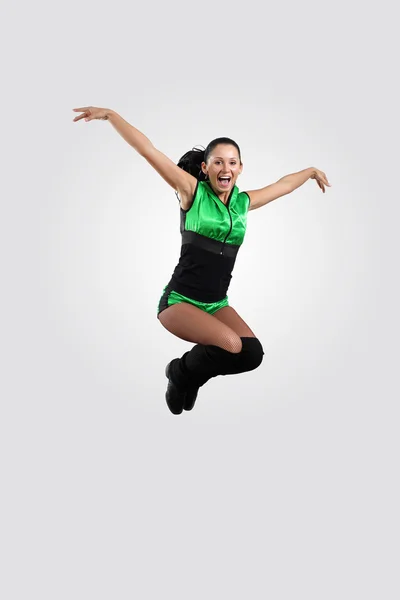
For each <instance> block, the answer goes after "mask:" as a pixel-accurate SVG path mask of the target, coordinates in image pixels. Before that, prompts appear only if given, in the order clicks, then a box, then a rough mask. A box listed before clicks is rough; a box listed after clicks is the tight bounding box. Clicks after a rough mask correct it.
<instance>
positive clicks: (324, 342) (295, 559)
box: [0, 1, 400, 600]
mask: <svg viewBox="0 0 400 600" xmlns="http://www.w3.org/2000/svg"><path fill="white" fill-rule="evenodd" d="M392 6H393V7H394V5H392ZM1 22H2V26H1V27H2V36H1V39H2V41H1V45H2V84H3V85H2V87H3V92H2V97H1V104H2V135H1V148H2V157H1V164H2V167H3V168H2V173H3V174H2V177H1V180H2V181H1V190H2V191H1V197H2V218H1V246H2V252H1V256H2V311H1V316H2V323H1V332H2V333H1V340H2V366H3V369H2V377H1V381H2V386H1V387H2V391H1V414H0V460H1V473H0V477H1V496H0V502H1V511H0V519H1V521H0V526H1V531H0V552H1V565H2V569H1V570H2V573H1V577H0V595H1V597H2V599H4V600H16V599H18V600H30V599H33V598H35V599H36V598H38V599H40V600H47V599H49V600H50V599H51V600H64V599H66V600H71V599H74V600H81V599H82V600H87V599H91V598H93V599H96V600H99V599H103V598H104V599H111V598H112V599H114V598H118V600H125V599H132V598H140V599H141V600H150V599H151V600H153V599H154V600H155V599H157V600H158V599H160V598H168V599H170V598H171V599H172V598H174V600H181V599H185V600H186V599H190V600H197V599H199V600H204V599H206V598H207V600H221V599H228V598H229V599H230V600H234V599H235V600H236V599H240V600H241V599H245V598H246V599H247V598H248V599H251V600H265V599H266V598H268V599H271V600H283V599H284V600H286V599H287V600H297V599H299V598H305V599H307V600H314V599H315V600H321V599H324V600H328V599H329V600H330V599H332V600H336V599H338V598H340V599H341V600H344V599H346V600H347V599H349V600H353V599H358V598H363V599H367V598H368V599H369V598H371V599H372V598H373V599H379V600H381V599H382V598H385V600H391V599H393V600H394V599H396V600H397V599H398V598H399V596H400V587H399V579H398V565H399V558H400V556H399V554H400V553H399V533H400V531H399V516H398V507H399V502H400V498H399V492H398V488H397V485H398V471H399V466H398V456H399V441H398V437H399V434H398V429H399V413H400V411H399V408H398V402H399V397H400V394H399V383H398V362H399V361H398V359H399V350H398V339H399V317H398V304H399V294H398V256H399V242H398V220H399V216H400V211H399V208H398V201H399V192H398V158H399V154H398V139H399V121H398V105H399V97H398V95H397V96H396V93H395V82H396V78H397V73H398V64H396V62H395V55H396V54H397V53H398V47H397V48H396V42H395V39H396V37H397V36H398V32H397V29H396V28H395V22H396V21H395V18H394V13H393V10H392V9H391V8H390V5H389V3H387V2H380V3H379V4H378V5H366V4H365V3H362V4H360V5H358V4H357V3H355V2H346V3H344V2H342V3H337V2H336V3H331V4H329V5H328V4H324V3H322V4H321V3H317V2H315V3H312V2H306V3H304V2H303V3H297V4H288V3H279V8H278V7H277V5H276V4H274V5H264V4H263V3H257V2H254V1H250V2H246V3H243V4H238V3H227V2H223V3H194V2H192V3H189V2H181V3H179V2H173V3H169V4H165V3H163V4H160V5H157V4H151V3H145V4H134V3H133V4H132V3H126V4H123V3H119V2H114V3H111V4H106V3H92V4H89V3H83V4H82V3H76V2H72V3H69V4H65V5H64V6H59V5H58V4H50V3H45V2H40V1H39V2H36V3H33V4H29V5H28V3H27V2H25V3H23V4H19V5H13V6H12V7H11V4H10V5H9V6H5V5H4V8H2V13H1ZM397 46H398V44H397ZM89 105H93V106H101V107H108V108H112V109H114V110H116V111H117V112H118V113H119V114H121V115H122V116H123V117H124V118H125V119H126V120H127V121H129V122H130V123H132V124H133V125H135V126H136V127H137V128H139V129H140V130H141V131H143V132H144V133H145V134H146V135H147V136H148V137H149V138H150V139H151V140H152V142H153V143H154V144H155V145H156V146H157V147H158V148H159V149H160V150H162V151H163V152H165V153H166V154H167V155H168V156H170V157H171V158H172V159H173V160H174V161H176V162H177V161H178V159H179V158H180V156H182V154H184V153H185V152H186V151H187V150H189V149H190V148H191V147H192V146H194V145H196V144H202V145H203V146H206V145H207V143H208V142H209V141H210V140H211V139H213V138H215V137H219V136H229V137H232V138H233V139H235V140H236V141H237V142H238V143H239V145H240V147H241V150H242V158H243V163H244V171H243V174H242V176H241V177H240V179H239V181H238V185H239V188H240V189H242V190H246V189H247V190H248V189H255V188H258V187H263V186H265V185H268V184H270V183H273V182H274V181H276V180H277V179H279V178H280V177H282V176H283V175H286V174H288V173H291V172H294V171H299V170H301V169H304V168H306V167H309V166H315V167H317V168H319V169H321V170H323V171H324V172H325V173H326V174H327V176H328V179H329V180H330V181H331V183H332V188H330V189H328V190H327V192H326V194H322V192H321V191H320V189H319V188H318V186H317V184H316V183H315V182H314V181H308V182H307V183H306V184H305V185H304V186H302V187H301V188H300V189H298V190H296V191H295V192H293V194H291V195H290V196H286V197H283V198H280V199H278V200H276V201H274V202H272V203H270V204H268V205H267V206H266V207H263V208H261V209H259V210H256V211H254V212H250V213H249V217H248V230H247V235H246V238H245V243H244V245H243V246H242V248H241V250H240V253H239V256H238V260H237V262H236V267H235V270H234V274H233V279H232V283H231V287H230V289H229V299H230V303H231V305H232V306H233V307H234V308H235V309H236V310H237V311H238V312H239V314H240V315H241V316H242V317H243V318H244V319H245V321H246V322H247V323H248V324H249V326H250V327H251V328H252V329H253V330H254V331H255V333H256V334H257V336H258V337H259V339H260V340H261V342H262V344H263V347H264V350H265V356H264V361H263V363H262V365H261V366H260V367H259V368H258V369H257V370H256V371H254V372H251V373H245V374H242V375H238V376H235V377H221V378H219V379H215V380H212V381H210V382H209V383H208V384H207V385H206V386H205V387H204V388H202V389H201V390H200V393H199V398H198V402H197V404H196V406H195V409H194V410H193V411H192V412H191V413H184V414H182V415H180V416H178V417H177V416H174V415H172V414H171V413H170V412H169V410H168V408H167V406H166V403H165V390H166V384H167V380H166V378H165V375H164V368H165V365H166V364H167V362H169V360H171V359H172V358H174V357H177V356H181V355H182V354H183V353H184V352H185V351H186V350H188V349H190V347H191V345H190V344H188V343H187V342H184V341H182V340H179V339H178V338H175V337H173V336H172V335H171V334H169V333H168V332H167V331H166V330H164V329H163V328H162V326H161V325H160V323H159V322H158V320H157V318H156V309H157V304H158V301H159V298H160V295H161V293H162V288H163V287H164V286H165V285H166V284H167V282H168V281H169V278H170V276H171V273H172V271H173V269H174V267H175V265H176V263H177V260H178V257H179V251H180V235H179V205H178V202H177V200H176V198H175V195H174V191H173V190H172V189H171V188H169V187H168V185H167V184H166V183H165V182H164V181H163V180H162V179H161V178H160V177H159V175H158V174H157V173H156V172H155V171H154V170H153V169H152V168H151V167H150V166H149V165H148V164H147V163H146V162H145V160H144V159H143V158H142V157H140V156H139V155H138V154H136V153H135V151H134V150H133V148H131V147H130V146H129V145H128V144H127V143H126V142H125V141H124V140H123V139H122V138H121V137H120V136H119V135H118V134H117V133H116V132H115V130H114V129H113V127H112V125H111V124H110V123H108V122H103V121H95V122H90V123H85V122H84V121H80V122H78V123H73V118H74V116H75V114H74V113H73V112H72V108H75V107H81V106H89Z"/></svg>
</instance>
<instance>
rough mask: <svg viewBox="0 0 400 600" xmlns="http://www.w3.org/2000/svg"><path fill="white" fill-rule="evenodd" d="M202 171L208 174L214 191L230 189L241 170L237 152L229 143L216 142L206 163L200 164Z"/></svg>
mask: <svg viewBox="0 0 400 600" xmlns="http://www.w3.org/2000/svg"><path fill="white" fill-rule="evenodd" d="M201 168H202V171H203V173H205V174H206V175H208V178H209V180H210V183H211V185H212V187H213V188H214V190H215V191H217V192H218V193H223V192H227V191H231V190H232V189H233V186H234V185H235V183H236V180H237V178H238V177H239V175H240V173H241V172H242V170H243V165H242V164H241V162H240V158H239V153H238V151H237V148H235V146H232V145H231V144H218V146H215V148H214V150H213V151H212V152H211V154H210V155H209V157H208V159H207V163H204V162H203V164H202V165H201Z"/></svg>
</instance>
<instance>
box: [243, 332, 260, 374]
mask: <svg viewBox="0 0 400 600" xmlns="http://www.w3.org/2000/svg"><path fill="white" fill-rule="evenodd" d="M241 340H242V348H243V349H242V366H243V367H244V370H246V371H253V370H254V369H257V367H259V366H260V365H261V363H262V361H263V357H264V349H263V347H262V344H261V342H260V340H259V339H258V338H256V337H242V338H241Z"/></svg>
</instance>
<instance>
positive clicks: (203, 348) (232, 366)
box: [170, 344, 239, 389]
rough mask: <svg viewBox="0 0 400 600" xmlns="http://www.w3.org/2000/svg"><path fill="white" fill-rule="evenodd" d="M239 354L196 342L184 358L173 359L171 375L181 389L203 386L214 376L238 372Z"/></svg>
mask: <svg viewBox="0 0 400 600" xmlns="http://www.w3.org/2000/svg"><path fill="white" fill-rule="evenodd" d="M238 356H239V354H235V353H233V352H228V351H227V350H224V349H223V348H220V347H219V346H213V345H202V344H196V346H194V347H193V348H192V349H191V350H190V351H189V352H185V354H184V355H183V356H182V358H176V359H174V360H173V361H171V365H170V377H171V379H172V381H173V382H174V384H175V385H176V386H177V387H178V388H181V389H190V388H191V387H201V386H202V385H204V384H205V383H207V381H208V380H209V379H211V378H212V377H216V376H217V375H229V374H232V373H236V372H237V366H236V363H237V361H238Z"/></svg>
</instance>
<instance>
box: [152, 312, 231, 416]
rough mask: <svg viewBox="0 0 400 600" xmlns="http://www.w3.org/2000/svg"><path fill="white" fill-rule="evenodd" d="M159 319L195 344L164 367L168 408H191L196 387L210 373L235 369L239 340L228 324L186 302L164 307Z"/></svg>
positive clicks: (175, 410)
mask: <svg viewBox="0 0 400 600" xmlns="http://www.w3.org/2000/svg"><path fill="white" fill-rule="evenodd" d="M158 319H159V321H160V323H161V324H162V325H163V326H164V327H165V328H166V329H167V330H168V331H169V332H170V333H173V334H174V335H176V336H177V337H179V338H180V339H183V340H185V341H188V342H194V343H195V344H196V345H195V346H194V347H193V348H192V350H191V351H190V352H185V354H184V355H183V356H182V357H181V358H180V359H179V358H176V359H174V360H172V361H171V362H170V363H169V364H168V365H167V368H166V375H167V377H168V379H169V384H168V389H167V394H166V400H167V404H168V407H169V409H170V410H171V412H173V413H174V414H180V413H181V412H182V410H183V409H185V410H191V409H192V408H193V406H194V403H195V400H196V397H197V392H198V389H199V387H200V386H202V385H204V384H205V383H206V382H207V381H208V380H209V379H210V378H211V377H216V376H217V375H225V374H229V373H234V372H236V367H235V360H236V359H237V356H238V355H239V353H240V352H241V350H242V340H241V339H240V336H238V334H237V333H235V332H234V331H233V330H231V329H230V328H229V327H228V326H227V325H225V324H224V323H222V322H220V321H217V320H216V319H215V318H214V317H213V316H212V315H210V314H208V313H207V312H205V311H204V310H201V309H200V308H198V307H197V306H194V305H192V304H189V303H187V302H179V303H177V304H172V305H171V306H169V307H168V308H165V309H163V310H162V311H161V312H160V313H159V314H158Z"/></svg>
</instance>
